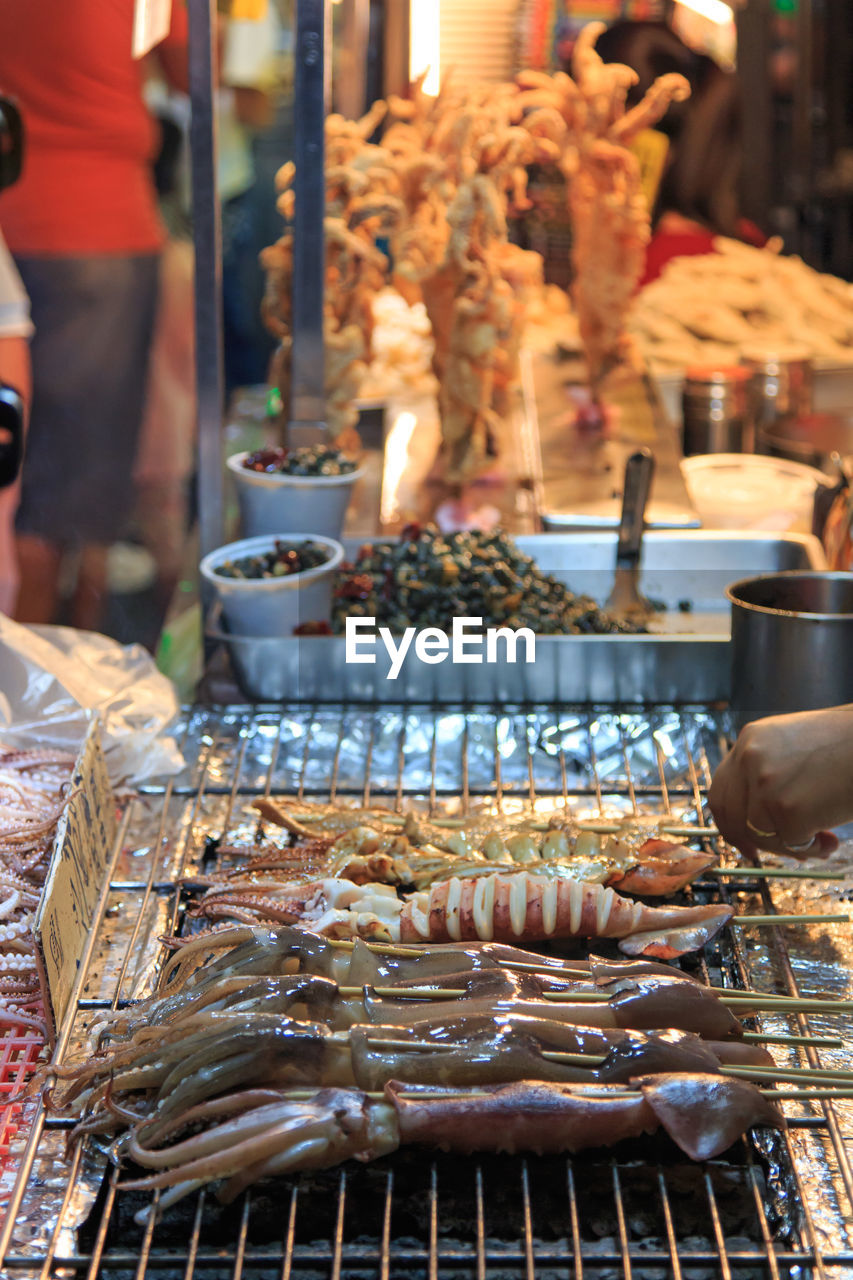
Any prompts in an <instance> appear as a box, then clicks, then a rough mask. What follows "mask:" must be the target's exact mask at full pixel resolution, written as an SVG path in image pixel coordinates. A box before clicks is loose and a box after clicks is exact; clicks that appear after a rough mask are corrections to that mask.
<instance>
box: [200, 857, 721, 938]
mask: <svg viewBox="0 0 853 1280" xmlns="http://www.w3.org/2000/svg"><path fill="white" fill-rule="evenodd" d="M189 914H190V915H193V916H206V917H208V918H210V919H215V920H218V919H237V920H245V921H247V922H249V921H257V922H258V923H260V922H262V921H271V922H277V923H283V924H301V925H303V926H304V927H307V928H309V929H311V930H313V931H314V932H316V933H322V934H327V935H329V936H331V937H339V938H340V937H364V938H368V939H373V940H375V941H383V940H384V941H389V942H404V943H405V942H460V941H476V940H480V941H482V942H491V941H493V940H494V941H499V942H516V941H522V940H523V941H525V942H534V941H548V940H549V939H552V938H618V939H620V942H619V946H620V949H621V950H622V951H625V952H627V954H629V955H653V956H660V957H662V958H664V959H671V958H673V957H675V956H680V955H683V954H684V953H685V952H687V951H695V950H697V949H698V948H699V947H701V946H703V945H704V944H705V943H706V942H708V941H709V940H710V939H711V938H713V937H714V935H715V934H716V933H717V932H718V931H719V930H720V929H721V928H722V927H723V925H724V924H726V923H727V921H729V920H730V919H731V917H732V915H733V910H732V908H731V907H729V906H725V905H720V906H695V907H649V906H646V905H645V904H644V903H640V902H631V901H630V900H629V899H627V898H622V897H620V895H619V894H618V893H615V892H614V891H613V890H612V889H608V888H605V887H604V886H602V885H600V884H584V883H581V882H579V881H576V880H550V879H546V878H545V877H543V876H537V875H531V874H529V873H528V872H525V871H517V872H514V873H511V874H507V875H502V874H500V873H496V874H494V875H488V876H482V877H479V878H469V879H462V880H460V879H458V878H457V877H456V876H453V877H451V879H450V880H443V881H441V882H439V883H438V884H434V885H433V886H432V887H431V888H430V889H429V890H421V891H419V892H417V893H410V894H406V895H405V896H404V897H403V898H402V899H400V898H398V896H397V893H396V891H395V890H394V889H393V888H392V887H391V886H390V885H381V884H372V885H357V884H354V883H353V882H352V881H348V880H336V879H326V880H316V881H313V882H311V883H310V884H303V885H288V884H281V885H276V886H274V887H271V888H269V887H268V888H265V889H263V890H258V889H256V888H255V887H252V888H251V889H245V890H235V889H223V890H211V891H210V892H209V893H208V894H206V895H205V896H204V898H202V900H201V902H200V903H199V904H198V905H197V906H196V907H194V908H192V909H191V911H190V913H189Z"/></svg>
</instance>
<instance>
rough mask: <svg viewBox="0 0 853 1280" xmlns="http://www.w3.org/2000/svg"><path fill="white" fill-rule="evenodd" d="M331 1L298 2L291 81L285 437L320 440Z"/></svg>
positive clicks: (323, 411)
mask: <svg viewBox="0 0 853 1280" xmlns="http://www.w3.org/2000/svg"><path fill="white" fill-rule="evenodd" d="M330 12H331V10H330V5H329V0H296V44H295V53H296V58H295V85H294V90H295V92H294V103H295V109H294V120H293V126H294V137H293V143H294V147H293V149H294V161H295V164H296V177H295V180H294V194H295V210H294V220H293V304H292V305H293V346H292V349H291V379H290V385H291V401H290V422H289V424H288V439H289V441H290V443H291V444H293V445H300V444H313V443H316V442H317V441H321V440H324V439H325V437H326V423H325V417H326V395H325V373H324V364H325V360H324V356H325V352H324V341H323V300H324V295H325V288H326V239H325V230H324V218H325V212H326V178H325V172H324V165H325V145H324V144H325V121H326V113H327V110H328V94H329V85H330V81H331V76H330V74H329V65H328V64H329V55H330V51H331V44H332V42H331V40H330V38H329V33H330Z"/></svg>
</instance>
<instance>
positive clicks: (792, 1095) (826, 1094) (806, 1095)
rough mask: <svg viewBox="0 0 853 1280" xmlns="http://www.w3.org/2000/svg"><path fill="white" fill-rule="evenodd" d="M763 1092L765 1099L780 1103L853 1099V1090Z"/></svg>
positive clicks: (765, 1090) (775, 1090)
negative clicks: (799, 1100)
mask: <svg viewBox="0 0 853 1280" xmlns="http://www.w3.org/2000/svg"><path fill="white" fill-rule="evenodd" d="M761 1092H762V1093H763V1094H764V1097H765V1098H776V1099H778V1100H779V1101H780V1102H781V1101H783V1100H785V1101H790V1102H795V1101H797V1100H798V1099H802V1100H803V1101H809V1100H810V1099H815V1100H819V1099H825V1100H826V1101H827V1102H829V1101H831V1100H832V1099H833V1098H838V1099H842V1098H853V1089H762V1090H761Z"/></svg>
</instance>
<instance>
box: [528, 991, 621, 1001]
mask: <svg viewBox="0 0 853 1280" xmlns="http://www.w3.org/2000/svg"><path fill="white" fill-rule="evenodd" d="M542 998H543V1000H553V1001H554V1002H555V1003H557V1004H606V1003H607V1001H608V1000H609V999H610V996H609V995H608V994H607V992H606V991H543V992H542Z"/></svg>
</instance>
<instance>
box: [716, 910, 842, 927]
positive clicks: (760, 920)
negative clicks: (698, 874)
mask: <svg viewBox="0 0 853 1280" xmlns="http://www.w3.org/2000/svg"><path fill="white" fill-rule="evenodd" d="M849 923H850V916H849V915H842V914H841V913H840V912H839V913H838V914H837V915H819V914H814V915H809V914H804V915H787V916H786V915H781V914H780V915H778V916H732V918H731V920H730V921H729V924H736V925H742V926H744V927H749V926H751V925H760V924H773V925H778V924H849Z"/></svg>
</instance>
